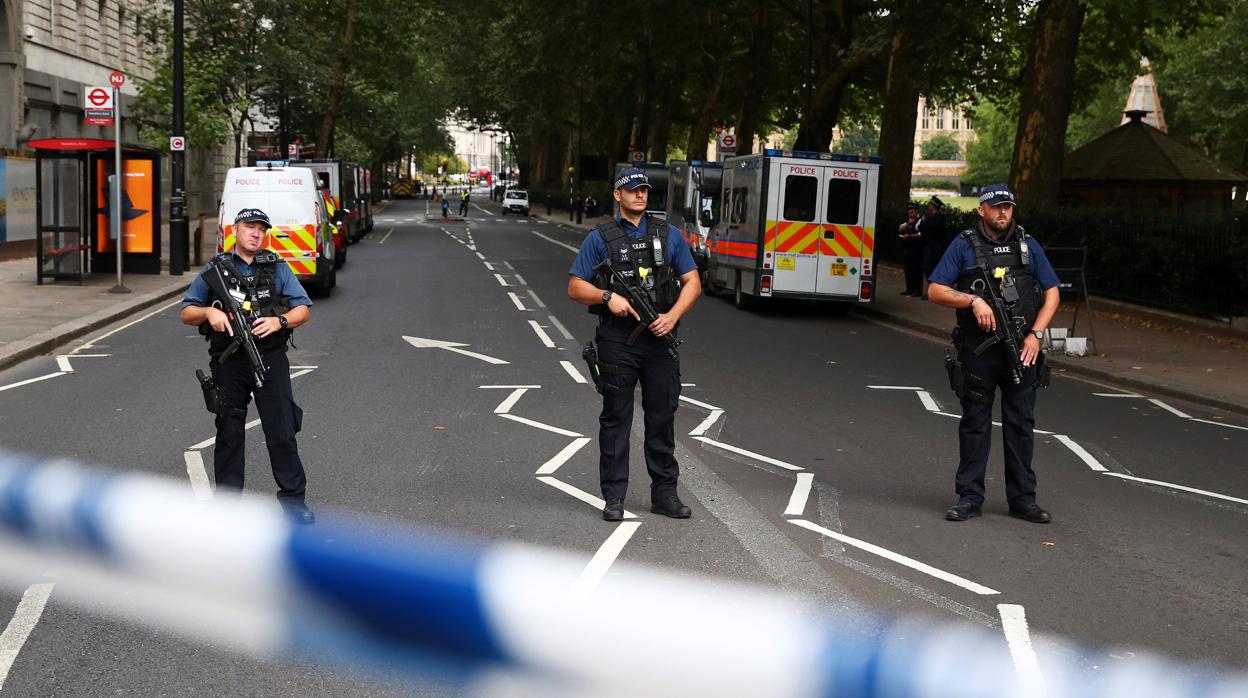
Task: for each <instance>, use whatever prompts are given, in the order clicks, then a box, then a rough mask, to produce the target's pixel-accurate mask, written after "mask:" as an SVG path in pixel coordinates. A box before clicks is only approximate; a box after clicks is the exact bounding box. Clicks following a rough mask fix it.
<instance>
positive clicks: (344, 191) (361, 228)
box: [286, 158, 371, 242]
mask: <svg viewBox="0 0 1248 698" xmlns="http://www.w3.org/2000/svg"><path fill="white" fill-rule="evenodd" d="M286 164H287V165H288V166H290V167H302V168H307V169H309V170H312V171H313V172H315V173H316V176H317V177H319V178H320V180H321V183H322V184H324V185H326V186H327V187H328V188H329V195H330V196H331V197H333V200H334V206H335V207H337V209H338V210H339V211H342V215H343V223H342V225H343V231H344V232H345V233H346V236H347V240H348V241H350V242H358V241H359V239H360V238H362V237H364V234H365V233H367V232H368V231H369V230H370V229H371V228H369V226H368V220H367V218H366V217H365V215H364V214H365V207H364V206H363V205H362V203H361V202H360V189H359V177H358V170H359V165H356V164H355V163H351V162H343V161H342V160H341V159H339V158H319V159H313V160H290V161H288V162H287V163H286Z"/></svg>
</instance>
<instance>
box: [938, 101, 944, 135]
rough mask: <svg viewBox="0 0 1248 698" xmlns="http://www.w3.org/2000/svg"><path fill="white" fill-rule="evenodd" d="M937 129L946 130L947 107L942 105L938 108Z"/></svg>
mask: <svg viewBox="0 0 1248 698" xmlns="http://www.w3.org/2000/svg"><path fill="white" fill-rule="evenodd" d="M936 130H937V131H943V130H945V108H944V107H941V108H940V109H937V110H936Z"/></svg>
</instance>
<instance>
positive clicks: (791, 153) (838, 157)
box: [763, 148, 884, 165]
mask: <svg viewBox="0 0 1248 698" xmlns="http://www.w3.org/2000/svg"><path fill="white" fill-rule="evenodd" d="M763 154H764V155H769V156H772V157H786V158H802V159H805V160H831V161H833V162H869V163H874V164H876V165H883V164H884V158H882V157H879V156H876V155H842V154H840V153H812V152H810V151H807V150H777V149H775V148H768V149H767V150H764V151H763Z"/></svg>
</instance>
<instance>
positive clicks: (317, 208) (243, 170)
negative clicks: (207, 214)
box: [217, 164, 338, 296]
mask: <svg viewBox="0 0 1248 698" xmlns="http://www.w3.org/2000/svg"><path fill="white" fill-rule="evenodd" d="M245 208H258V209H260V210H261V211H264V212H265V213H266V214H268V216H269V222H270V223H271V224H272V227H271V228H269V234H268V236H266V237H265V239H264V247H265V249H269V250H272V251H274V252H276V253H277V255H278V256H279V257H281V258H282V260H283V261H285V262H286V264H287V265H289V266H290V270H291V271H292V272H294V273H295V276H297V277H299V282H300V283H302V284H303V286H304V288H305V289H307V291H308V292H309V293H312V294H315V295H321V296H328V295H329V294H330V293H331V290H330V289H332V288H333V287H334V286H335V285H336V284H337V283H338V275H337V272H336V271H335V270H334V259H335V253H334V243H333V238H332V236H333V229H332V227H331V225H330V221H329V217H328V215H327V213H326V211H325V201H324V200H323V199H322V198H321V193H320V191H319V189H318V182H317V179H316V175H315V174H314V173H313V172H310V171H308V170H307V169H303V168H295V167H275V166H273V165H272V164H270V165H266V166H263V167H233V168H230V171H229V172H227V173H226V175H225V189H224V191H223V192H222V194H221V206H220V209H219V210H218V220H219V221H220V223H219V224H218V226H217V251H218V252H229V251H230V250H232V249H234V242H235V237H234V224H233V221H234V215H235V214H237V213H238V212H239V211H240V210H242V209H245Z"/></svg>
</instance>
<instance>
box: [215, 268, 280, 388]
mask: <svg viewBox="0 0 1248 698" xmlns="http://www.w3.org/2000/svg"><path fill="white" fill-rule="evenodd" d="M233 273H234V272H233V271H231V270H228V269H222V268H221V265H220V264H218V263H217V262H213V263H212V264H211V265H209V268H208V271H207V272H205V273H204V281H207V282H208V288H210V289H212V292H213V293H214V294H215V295H216V296H217V298H220V299H221V300H220V304H221V306H220V307H221V310H222V311H223V312H224V313H225V315H226V317H227V318H229V323H230V329H231V330H233V331H234V342H233V343H232V344H230V346H229V348H228V349H226V350H225V353H224V354H222V355H221V358H220V359H218V361H225V359H226V358H227V357H229V355H230V354H233V353H234V352H235V351H237V350H239V349H242V350H243V353H244V354H246V355H247V363H249V364H251V372H252V374H254V376H255V379H256V387H257V388H259V387H261V386H263V385H264V378H265V376H267V375H268V373H269V366H268V364H266V363H265V362H264V356H263V355H262V354H261V353H260V348H259V347H257V346H256V338H255V337H254V336H252V334H251V325H250V324H249V320H251V319H252V318H253V317H254V316H253V315H252V314H251V313H250V312H249V310H250V309H249V308H244V307H243V304H242V303H239V301H238V299H237V298H235V297H234V296H231V295H230V285H229V283H227V282H226V280H225V277H226V275H227V274H233ZM214 305H215V303H214Z"/></svg>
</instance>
